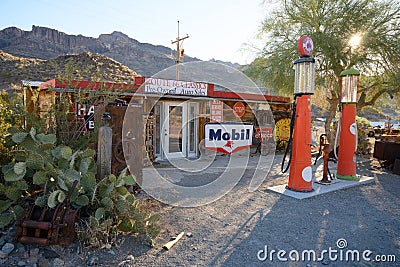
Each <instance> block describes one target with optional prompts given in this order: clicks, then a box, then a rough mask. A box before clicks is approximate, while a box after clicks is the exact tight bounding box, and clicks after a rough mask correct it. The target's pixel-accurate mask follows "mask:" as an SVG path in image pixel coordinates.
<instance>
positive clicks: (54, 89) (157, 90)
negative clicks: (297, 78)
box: [24, 77, 291, 172]
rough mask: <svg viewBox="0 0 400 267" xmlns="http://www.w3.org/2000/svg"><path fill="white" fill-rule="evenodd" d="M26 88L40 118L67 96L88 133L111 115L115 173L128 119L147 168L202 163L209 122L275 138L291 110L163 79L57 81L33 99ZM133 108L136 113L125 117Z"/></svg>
mask: <svg viewBox="0 0 400 267" xmlns="http://www.w3.org/2000/svg"><path fill="white" fill-rule="evenodd" d="M24 87H25V90H24V92H25V93H24V96H25V97H24V98H25V101H26V105H27V107H28V110H31V111H33V110H34V107H33V105H36V107H39V108H38V109H36V110H39V112H47V111H48V110H49V107H50V106H51V105H52V104H54V103H57V101H59V99H60V97H61V95H64V96H65V95H68V96H69V101H72V102H75V103H74V110H71V117H70V120H71V121H73V122H74V123H75V124H77V125H78V126H79V127H78V128H79V129H80V130H81V131H83V132H85V131H90V130H92V128H93V127H94V123H95V118H96V117H99V116H101V115H102V114H103V113H104V112H106V111H107V112H109V114H110V116H111V122H110V124H111V126H112V128H113V168H114V170H113V171H115V172H117V171H119V170H121V168H122V167H123V166H124V165H125V158H124V151H123V144H122V142H123V138H122V132H123V124H124V120H125V121H126V120H127V116H128V120H129V124H132V125H131V126H132V127H134V128H135V129H136V133H135V137H134V138H133V139H134V140H136V141H135V144H134V145H135V148H132V150H133V151H134V152H132V153H135V154H136V155H137V157H138V158H140V162H141V164H144V165H148V164H151V162H154V161H160V160H165V159H168V158H176V157H198V156H199V153H200V150H201V149H202V140H203V137H204V125H205V123H206V122H209V121H221V122H227V121H243V122H249V123H252V124H253V125H254V127H256V129H258V133H259V134H260V135H259V137H260V138H261V132H262V131H265V130H267V132H269V133H270V134H272V133H273V131H274V120H275V121H278V120H280V119H281V118H288V117H289V112H290V109H291V103H290V99H289V98H287V97H281V96H270V95H264V94H253V93H238V92H232V91H229V90H227V89H226V88H222V87H220V86H217V85H214V84H209V83H204V82H192V81H176V80H168V79H160V78H145V77H135V78H134V80H133V81H132V83H130V84H128V83H110V82H91V81H76V80H73V81H61V80H57V79H53V80H50V81H47V82H43V83H41V84H40V85H39V86H38V87H37V89H36V90H35V92H34V93H33V92H32V90H27V89H26V88H27V84H25V86H24ZM239 89H240V88H239ZM238 91H240V90H238ZM34 94H35V95H34ZM89 94H90V95H92V96H96V97H95V99H97V100H98V103H88V102H87V101H86V100H87V99H88V97H86V96H87V95H89ZM33 98H35V101H32V99H33ZM92 99H93V98H92ZM101 102H103V103H102V105H99V103H101ZM104 102H106V105H105V103H104ZM34 103H35V104H34ZM131 107H134V108H135V112H130V114H125V113H126V111H127V109H128V110H129V109H130V108H131ZM132 114H133V115H132ZM272 118H273V119H274V120H273V119H272ZM260 129H261V132H260ZM256 133H257V132H256ZM267 138H268V137H267ZM256 139H257V138H256ZM125 154H126V151H125ZM114 166H116V167H114Z"/></svg>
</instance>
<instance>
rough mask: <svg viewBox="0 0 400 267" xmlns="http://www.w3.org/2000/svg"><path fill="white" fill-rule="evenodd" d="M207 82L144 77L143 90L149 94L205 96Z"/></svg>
mask: <svg viewBox="0 0 400 267" xmlns="http://www.w3.org/2000/svg"><path fill="white" fill-rule="evenodd" d="M207 89H208V84H207V83H202V82H186V81H176V80H165V79H159V78H146V79H145V82H144V92H145V93H150V94H168V95H191V96H207Z"/></svg>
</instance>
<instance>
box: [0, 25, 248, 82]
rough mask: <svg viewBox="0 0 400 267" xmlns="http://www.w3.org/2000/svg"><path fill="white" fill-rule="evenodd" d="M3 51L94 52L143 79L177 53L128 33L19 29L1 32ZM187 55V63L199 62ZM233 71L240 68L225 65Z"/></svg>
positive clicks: (29, 54)
mask: <svg viewBox="0 0 400 267" xmlns="http://www.w3.org/2000/svg"><path fill="white" fill-rule="evenodd" d="M0 50H3V51H5V52H7V53H9V54H11V55H14V56H18V57H24V58H38V59H43V60H47V59H53V58H56V57H58V56H61V55H69V54H80V53H85V52H91V53H93V54H102V55H104V56H107V57H109V58H112V59H114V60H116V61H118V62H120V63H122V64H123V65H125V66H127V67H128V68H130V69H132V70H135V71H136V72H137V73H139V74H141V75H143V76H151V75H154V74H155V73H157V72H159V71H161V70H163V69H165V68H167V67H170V66H172V65H174V64H175V60H174V58H173V56H172V55H175V53H176V51H171V49H170V48H168V47H165V46H161V45H152V44H148V43H140V42H139V41H137V40H135V39H132V38H130V37H129V36H127V35H126V34H124V33H121V32H113V33H111V34H101V35H100V36H99V37H98V38H92V37H86V36H82V35H69V34H66V33H63V32H60V31H57V30H54V29H50V28H46V27H39V26H34V25H33V26H32V30H31V31H24V30H21V29H19V28H16V27H9V28H5V29H3V30H1V31H0ZM198 60H199V59H198V58H195V57H190V56H187V55H185V58H184V62H191V61H198ZM224 63H225V64H228V65H230V66H232V67H236V68H237V67H240V65H239V64H232V63H230V62H224Z"/></svg>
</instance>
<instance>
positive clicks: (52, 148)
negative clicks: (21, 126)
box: [0, 128, 96, 227]
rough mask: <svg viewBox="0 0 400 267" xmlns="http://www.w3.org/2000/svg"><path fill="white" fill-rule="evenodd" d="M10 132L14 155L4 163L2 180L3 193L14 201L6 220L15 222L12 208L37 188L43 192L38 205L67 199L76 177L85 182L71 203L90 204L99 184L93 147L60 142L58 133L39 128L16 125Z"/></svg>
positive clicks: (0, 186) (0, 184) (0, 185)
mask: <svg viewBox="0 0 400 267" xmlns="http://www.w3.org/2000/svg"><path fill="white" fill-rule="evenodd" d="M10 132H13V134H12V140H13V141H14V142H15V144H14V147H15V151H14V159H13V160H12V161H11V162H10V163H9V164H8V165H5V166H3V168H2V173H3V175H4V182H3V183H0V194H1V195H4V196H5V197H6V198H8V199H9V200H10V201H9V202H8V203H11V204H10V205H9V206H8V209H7V210H3V211H2V213H3V214H4V215H5V216H6V218H7V220H5V221H4V222H7V224H8V223H10V222H12V220H8V219H9V218H11V217H10V216H9V215H7V214H11V213H10V211H9V208H10V207H11V206H12V205H13V204H17V203H18V201H20V200H21V199H22V198H23V197H25V196H29V195H31V194H32V192H33V191H36V192H40V194H42V195H41V196H39V197H38V198H37V199H36V204H37V205H38V206H41V207H44V206H46V205H47V206H48V207H49V208H54V207H56V206H57V205H58V204H59V203H61V202H63V201H64V200H65V198H66V196H67V195H68V192H69V191H70V189H71V187H72V184H73V182H74V181H75V180H77V181H79V182H80V184H81V185H79V186H78V187H77V188H76V189H75V190H74V194H72V197H71V204H72V205H73V206H74V207H76V208H80V207H83V206H87V205H88V204H89V196H90V197H92V194H93V191H94V190H93V189H92V188H93V187H94V186H95V184H96V181H95V174H96V165H95V162H94V160H93V155H94V152H93V151H90V150H88V149H87V150H84V151H79V150H78V151H73V150H72V149H71V148H70V147H68V146H65V145H62V144H61V145H57V144H56V143H57V142H56V137H55V135H54V134H44V133H37V131H36V129H35V128H31V129H30V131H29V132H23V131H18V130H16V129H12V130H11V131H10ZM82 170H83V171H82ZM28 185H31V186H30V187H29V186H28ZM3 204H4V203H3ZM7 205H8V204H7ZM11 215H12V214H11ZM12 218H15V217H14V216H13V217H12ZM1 226H4V225H0V227H1Z"/></svg>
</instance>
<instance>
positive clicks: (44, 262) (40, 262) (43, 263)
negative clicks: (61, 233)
mask: <svg viewBox="0 0 400 267" xmlns="http://www.w3.org/2000/svg"><path fill="white" fill-rule="evenodd" d="M29 263H31V264H29V266H32V265H38V266H40V267H49V266H50V261H49V260H48V259H46V258H43V257H42V258H40V259H39V260H37V261H36V262H34V263H33V262H30V261H29ZM32 263H33V264H32Z"/></svg>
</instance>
